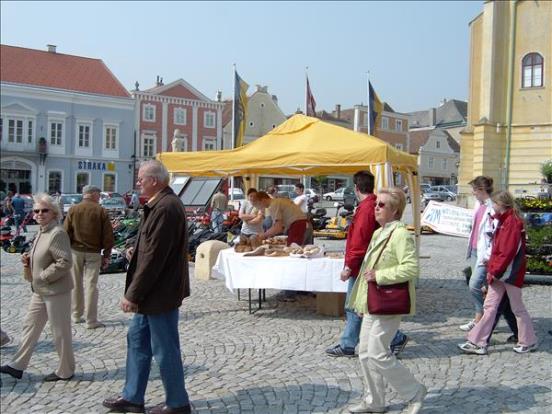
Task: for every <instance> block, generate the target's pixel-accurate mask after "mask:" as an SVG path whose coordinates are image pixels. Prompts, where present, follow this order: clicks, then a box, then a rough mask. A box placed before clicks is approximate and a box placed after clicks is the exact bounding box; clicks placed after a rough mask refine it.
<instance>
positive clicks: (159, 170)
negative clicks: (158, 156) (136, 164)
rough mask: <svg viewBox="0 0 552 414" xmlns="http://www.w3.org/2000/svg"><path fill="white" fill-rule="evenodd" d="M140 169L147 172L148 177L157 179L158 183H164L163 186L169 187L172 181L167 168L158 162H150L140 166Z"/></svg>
mask: <svg viewBox="0 0 552 414" xmlns="http://www.w3.org/2000/svg"><path fill="white" fill-rule="evenodd" d="M140 169H143V170H145V171H146V174H145V175H147V176H148V177H152V178H155V179H157V181H159V182H162V183H163V184H166V185H168V184H169V181H170V176H169V172H168V171H167V168H166V167H165V166H164V165H163V164H162V163H161V162H160V161H157V160H148V161H144V162H143V163H142V164H140Z"/></svg>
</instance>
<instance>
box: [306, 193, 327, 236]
mask: <svg viewBox="0 0 552 414" xmlns="http://www.w3.org/2000/svg"><path fill="white" fill-rule="evenodd" d="M313 210H314V212H313ZM326 214H328V212H327V211H326V209H325V208H316V209H315V208H314V199H313V198H310V199H309V201H308V202H307V220H310V222H311V223H312V228H313V230H314V231H316V230H322V229H323V228H325V227H326V225H327V224H328V221H330V218H329V217H326Z"/></svg>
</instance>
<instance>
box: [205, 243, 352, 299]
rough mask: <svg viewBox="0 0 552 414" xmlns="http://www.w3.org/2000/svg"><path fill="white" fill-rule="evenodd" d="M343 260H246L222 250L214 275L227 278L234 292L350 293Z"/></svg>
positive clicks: (325, 258) (237, 254) (259, 258)
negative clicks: (274, 290) (344, 279)
mask: <svg viewBox="0 0 552 414" xmlns="http://www.w3.org/2000/svg"><path fill="white" fill-rule="evenodd" d="M342 269H343V259H330V258H327V257H321V258H316V259H304V258H295V257H264V256H253V257H243V253H236V252H235V251H234V249H232V248H231V249H225V250H221V251H220V253H219V255H218V258H217V261H216V263H215V265H214V266H213V271H214V272H213V274H214V276H215V277H217V276H218V277H224V278H225V280H226V287H227V288H228V289H230V290H231V291H233V290H234V289H280V290H302V291H306V292H347V282H342V281H341V279H340V278H339V275H340V274H341V270H342Z"/></svg>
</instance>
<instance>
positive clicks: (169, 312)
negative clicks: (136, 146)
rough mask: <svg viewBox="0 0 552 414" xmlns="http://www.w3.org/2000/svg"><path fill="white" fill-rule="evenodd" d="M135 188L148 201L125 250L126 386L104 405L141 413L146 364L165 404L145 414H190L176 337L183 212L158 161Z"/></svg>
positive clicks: (184, 287) (182, 287)
mask: <svg viewBox="0 0 552 414" xmlns="http://www.w3.org/2000/svg"><path fill="white" fill-rule="evenodd" d="M137 184H138V187H139V188H140V189H141V192H142V195H144V196H146V197H148V198H149V201H148V202H147V203H146V205H145V206H144V216H143V220H142V223H141V227H140V230H139V233H138V238H137V240H136V244H135V246H134V248H132V249H131V252H129V255H131V256H132V257H131V259H130V265H129V269H128V272H127V278H126V285H125V295H124V297H123V299H122V300H121V309H122V310H123V311H124V312H134V316H133V318H132V319H131V321H130V325H129V328H128V335H127V344H128V349H127V364H126V381H125V386H124V389H123V392H122V394H121V395H120V396H117V397H113V398H108V399H106V400H104V402H103V405H104V406H105V407H107V408H109V409H110V410H111V412H119V413H120V412H131V413H142V412H144V396H145V392H146V387H147V385H148V379H149V373H150V368H151V359H152V357H154V358H155V360H156V361H157V364H158V365H159V371H160V375H161V381H162V382H163V387H164V388H165V403H164V404H162V405H160V406H157V407H155V408H153V409H151V410H149V411H148V412H149V413H151V414H163V413H165V414H171V413H190V412H191V408H190V402H189V399H188V393H187V392H186V388H185V386H184V368H183V367H182V356H181V352H180V341H179V337H178V308H179V307H180V305H181V304H182V300H183V299H184V298H185V297H187V296H189V295H190V282H189V276H188V261H187V254H186V251H187V244H188V240H187V231H186V212H185V210H184V206H183V205H182V202H181V201H180V199H179V198H178V197H177V196H176V195H175V194H174V192H173V191H172V189H171V188H170V187H169V186H168V184H169V173H168V172H167V170H166V168H165V167H164V166H163V164H161V163H160V162H159V161H155V160H152V161H147V162H145V163H144V164H142V166H141V167H140V170H139V172H138V183H137Z"/></svg>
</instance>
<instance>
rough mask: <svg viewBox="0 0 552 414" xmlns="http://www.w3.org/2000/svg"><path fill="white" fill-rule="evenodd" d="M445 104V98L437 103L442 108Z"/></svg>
mask: <svg viewBox="0 0 552 414" xmlns="http://www.w3.org/2000/svg"><path fill="white" fill-rule="evenodd" d="M446 103H447V98H443V100H442V101H441V102H440V103H439V106H443V105H444V104H446Z"/></svg>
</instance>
